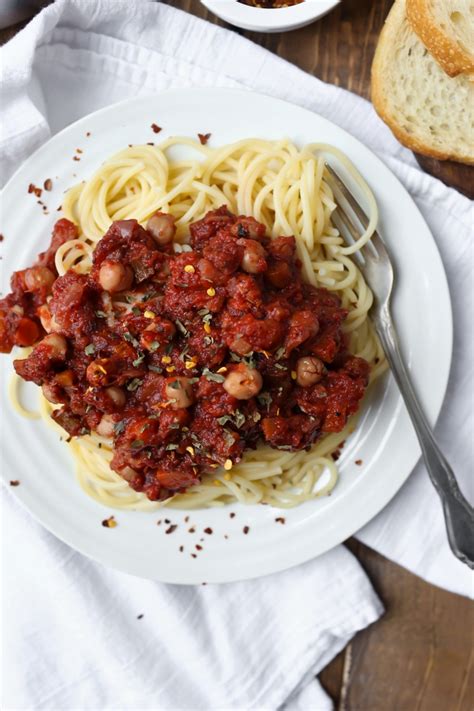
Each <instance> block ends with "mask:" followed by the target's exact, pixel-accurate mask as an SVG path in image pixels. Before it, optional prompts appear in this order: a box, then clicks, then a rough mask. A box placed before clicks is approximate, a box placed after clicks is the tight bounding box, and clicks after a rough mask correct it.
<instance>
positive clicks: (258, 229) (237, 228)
mask: <svg viewBox="0 0 474 711" xmlns="http://www.w3.org/2000/svg"><path fill="white" fill-rule="evenodd" d="M231 232H232V234H233V235H235V236H236V237H250V239H258V240H259V239H263V238H264V237H265V225H262V224H261V223H260V222H257V220H256V219H255V218H254V217H240V218H239V219H238V220H237V222H236V223H235V224H234V225H232V227H231Z"/></svg>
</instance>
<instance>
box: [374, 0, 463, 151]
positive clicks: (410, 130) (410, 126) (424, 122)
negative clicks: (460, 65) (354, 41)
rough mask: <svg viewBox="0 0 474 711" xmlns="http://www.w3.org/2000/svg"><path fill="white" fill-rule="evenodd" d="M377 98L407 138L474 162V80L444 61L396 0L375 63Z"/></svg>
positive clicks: (419, 147)
mask: <svg viewBox="0 0 474 711" xmlns="http://www.w3.org/2000/svg"><path fill="white" fill-rule="evenodd" d="M372 102H373V104H374V107H375V110H376V111H377V113H378V114H379V115H380V116H381V118H382V119H383V120H384V121H385V123H387V124H388V126H389V127H390V128H391V130H392V131H393V133H394V134H395V136H396V137H397V138H398V140H399V141H401V143H403V144H404V145H405V146H408V148H411V149H412V150H413V151H416V152H417V153H422V154H424V155H427V156H432V157H433V158H439V159H441V160H448V159H451V160H456V161H460V162H462V163H470V164H474V84H473V83H472V82H470V81H469V80H468V79H467V78H466V77H465V76H458V77H456V78H454V79H451V78H450V77H448V75H447V74H446V73H445V72H444V71H443V70H442V69H441V68H440V67H439V65H438V64H437V63H436V62H435V60H434V59H433V57H432V56H431V55H430V54H429V53H428V50H427V49H426V48H425V46H424V45H423V44H422V42H421V41H420V40H419V39H418V37H417V35H416V34H415V33H414V32H413V30H412V29H411V27H410V25H409V24H408V20H407V16H406V3H405V0H396V1H395V4H394V5H393V7H392V9H391V11H390V13H389V16H388V18H387V20H386V21H385V26H384V28H383V30H382V33H381V35H380V38H379V42H378V45H377V50H376V52H375V58H374V63H373V65H372Z"/></svg>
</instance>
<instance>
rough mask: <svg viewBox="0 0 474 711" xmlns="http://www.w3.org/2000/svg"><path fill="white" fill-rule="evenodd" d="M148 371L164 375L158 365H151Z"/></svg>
mask: <svg viewBox="0 0 474 711" xmlns="http://www.w3.org/2000/svg"><path fill="white" fill-rule="evenodd" d="M148 370H151V372H152V373H162V372H163V368H160V367H159V366H158V365H149V366H148Z"/></svg>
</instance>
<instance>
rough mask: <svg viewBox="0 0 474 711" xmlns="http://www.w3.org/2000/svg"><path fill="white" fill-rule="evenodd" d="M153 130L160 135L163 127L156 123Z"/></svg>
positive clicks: (152, 125)
mask: <svg viewBox="0 0 474 711" xmlns="http://www.w3.org/2000/svg"><path fill="white" fill-rule="evenodd" d="M151 130H152V131H153V133H159V132H160V131H161V130H162V129H161V126H158V125H157V124H156V123H152V124H151Z"/></svg>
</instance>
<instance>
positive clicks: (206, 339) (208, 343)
mask: <svg viewBox="0 0 474 711" xmlns="http://www.w3.org/2000/svg"><path fill="white" fill-rule="evenodd" d="M203 340H204V345H206V346H212V344H213V343H214V339H213V337H212V336H204V339H203Z"/></svg>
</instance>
